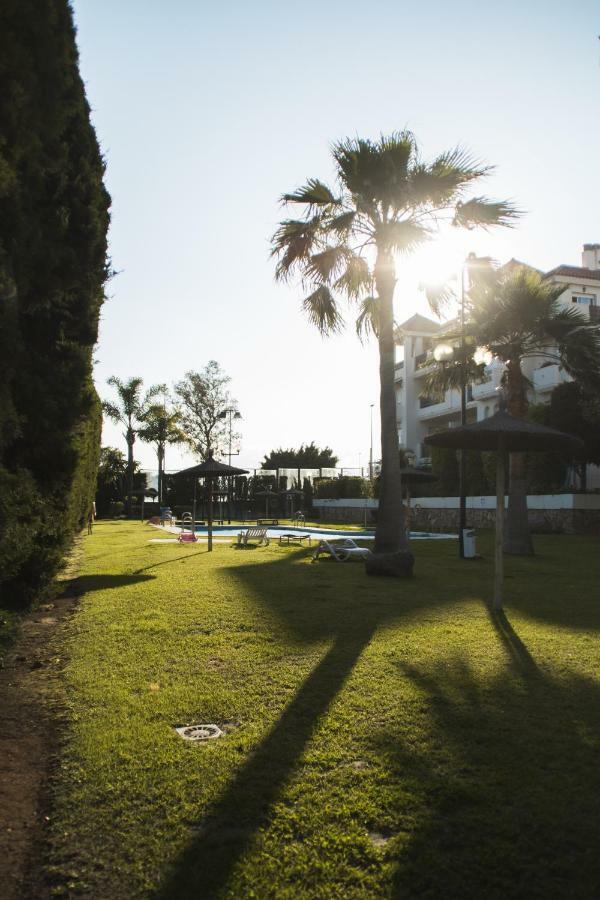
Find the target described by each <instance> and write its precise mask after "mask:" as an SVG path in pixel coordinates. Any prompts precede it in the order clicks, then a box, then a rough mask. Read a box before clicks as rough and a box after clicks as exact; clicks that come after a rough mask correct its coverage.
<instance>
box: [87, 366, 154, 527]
mask: <svg viewBox="0 0 600 900" xmlns="http://www.w3.org/2000/svg"><path fill="white" fill-rule="evenodd" d="M143 383H144V382H143V379H142V378H129V379H128V380H127V381H121V379H120V378H118V377H117V376H116V375H111V377H110V378H109V379H108V380H107V384H109V385H110V386H111V387H114V388H115V389H116V392H117V402H116V403H111V402H110V401H109V400H105V401H103V403H102V410H103V412H104V413H105V415H107V416H108V418H109V419H111V420H112V421H113V422H114V423H115V424H116V425H123V426H124V428H125V431H124V432H123V437H124V438H125V441H126V443H127V497H126V498H125V501H126V502H125V511H126V513H127V515H128V516H130V515H131V505H132V494H133V475H134V463H133V445H134V444H135V438H136V434H137V432H138V429H139V426H140V424H141V422H142V420H143V417H144V412H145V410H146V409H147V408H148V406H149V404H150V402H151V401H152V399H153V398H154V397H155V396H156V394H158V393H159V392H160V391H161V390H162V389H163V387H164V386H163V385H155V386H154V387H151V388H150V389H149V390H148V391H147V392H146V395H145V396H142V385H143Z"/></svg>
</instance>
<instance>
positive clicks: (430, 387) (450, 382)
mask: <svg viewBox="0 0 600 900" xmlns="http://www.w3.org/2000/svg"><path fill="white" fill-rule="evenodd" d="M428 362H429V363H430V364H432V365H434V366H435V367H434V368H433V369H432V370H431V372H429V373H428V374H427V375H425V376H424V377H423V387H422V393H421V396H426V397H432V398H433V397H443V396H444V394H445V393H446V391H449V390H460V388H461V385H462V383H463V381H462V379H463V377H464V379H465V384H469V383H471V384H481V382H483V381H485V380H486V374H485V365H484V364H478V363H476V362H475V360H474V359H473V357H472V356H471V355H467V356H466V358H465V361H464V366H463V363H462V359H461V356H460V354H459V355H457V356H456V357H455V358H454V359H451V360H448V362H440V363H436V362H435V360H434V359H433V357H431V359H430V360H428ZM463 369H464V375H463Z"/></svg>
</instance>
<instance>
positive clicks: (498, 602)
mask: <svg viewBox="0 0 600 900" xmlns="http://www.w3.org/2000/svg"><path fill="white" fill-rule="evenodd" d="M504 448H505V439H504V437H503V436H502V435H501V436H500V439H499V442H498V449H497V451H496V540H495V547H494V609H495V610H499V609H502V582H503V580H504V555H503V547H504V482H505V473H506V451H505V449H504Z"/></svg>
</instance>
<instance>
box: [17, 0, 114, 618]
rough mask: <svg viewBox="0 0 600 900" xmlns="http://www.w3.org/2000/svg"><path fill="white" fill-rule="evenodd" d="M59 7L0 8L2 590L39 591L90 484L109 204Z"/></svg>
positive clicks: (44, 1) (66, 19)
mask: <svg viewBox="0 0 600 900" xmlns="http://www.w3.org/2000/svg"><path fill="white" fill-rule="evenodd" d="M103 174H104V164H103V160H102V157H101V154H100V150H99V147H98V143H97V140H96V135H95V132H94V129H93V127H92V125H91V124H90V117H89V107H88V104H87V102H86V98H85V92H84V87H83V83H82V81H81V77H80V75H79V69H78V57H77V49H76V45H75V30H74V26H73V20H72V13H71V9H70V6H69V5H68V3H67V0H3V2H2V4H1V6H0V358H1V360H2V369H3V377H2V379H0V381H1V383H0V590H1V591H2V597H1V599H2V604H3V605H4V606H15V605H20V604H24V603H26V602H27V601H28V600H30V599H31V598H33V597H35V596H41V595H42V594H43V592H44V591H45V590H46V589H47V588H48V587H49V585H50V584H51V582H52V578H53V576H54V575H55V573H56V571H57V568H58V567H59V566H60V563H61V560H62V558H63V557H64V553H65V551H66V550H67V549H68V547H69V544H70V541H71V540H72V537H73V535H74V533H75V531H76V530H77V529H79V528H80V527H81V526H82V524H83V523H84V521H85V519H86V516H87V513H88V511H89V508H90V505H91V502H92V499H93V495H94V488H95V479H96V469H97V464H98V455H99V448H100V428H101V407H100V402H99V399H98V396H97V394H96V391H95V388H94V385H93V381H92V351H93V347H94V344H95V342H96V339H97V334H98V319H99V312H100V307H101V304H102V301H103V297H104V293H103V287H104V283H105V281H106V277H107V274H108V271H107V257H106V251H107V229H108V222H109V214H108V209H109V205H110V198H109V196H108V194H107V192H106V190H105V188H104V185H103Z"/></svg>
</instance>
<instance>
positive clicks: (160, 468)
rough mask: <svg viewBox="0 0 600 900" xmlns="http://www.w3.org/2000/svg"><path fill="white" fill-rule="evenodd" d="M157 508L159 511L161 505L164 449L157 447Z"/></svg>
mask: <svg viewBox="0 0 600 900" xmlns="http://www.w3.org/2000/svg"><path fill="white" fill-rule="evenodd" d="M157 456H158V485H157V488H158V506H159V509H160V507H161V506H162V505H163V495H162V485H163V466H164V462H165V448H164V447H162V446H161V445H160V444H159V445H158V452H157Z"/></svg>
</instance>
